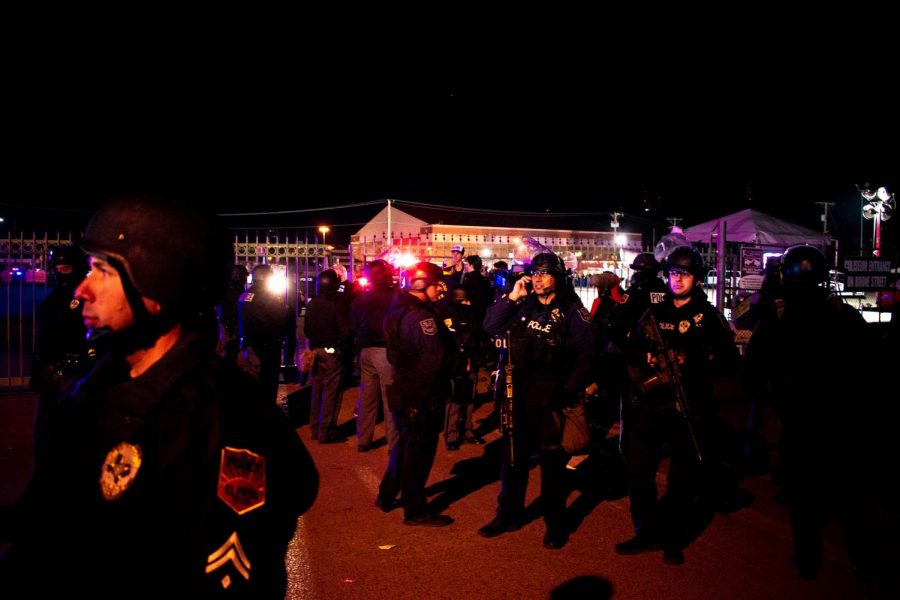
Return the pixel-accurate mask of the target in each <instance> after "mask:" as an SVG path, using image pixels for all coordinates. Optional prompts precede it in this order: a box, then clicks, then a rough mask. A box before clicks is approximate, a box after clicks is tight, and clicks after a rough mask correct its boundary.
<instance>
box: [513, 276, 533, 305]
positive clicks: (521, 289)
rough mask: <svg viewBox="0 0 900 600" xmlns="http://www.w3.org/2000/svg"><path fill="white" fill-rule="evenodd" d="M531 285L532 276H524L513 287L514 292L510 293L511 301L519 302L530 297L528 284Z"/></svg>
mask: <svg viewBox="0 0 900 600" xmlns="http://www.w3.org/2000/svg"><path fill="white" fill-rule="evenodd" d="M530 283H531V275H523V276H522V277H520V278H519V279H518V280H517V281H516V283H515V284H514V285H513V289H512V291H511V292H510V293H509V299H510V300H512V301H513V302H516V301H518V300H519V299H520V298H524V297H525V296H527V295H528V284H530Z"/></svg>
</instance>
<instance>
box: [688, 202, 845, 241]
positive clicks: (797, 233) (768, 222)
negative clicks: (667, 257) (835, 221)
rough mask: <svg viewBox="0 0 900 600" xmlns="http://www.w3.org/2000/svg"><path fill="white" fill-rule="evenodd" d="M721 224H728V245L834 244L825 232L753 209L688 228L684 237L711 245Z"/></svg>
mask: <svg viewBox="0 0 900 600" xmlns="http://www.w3.org/2000/svg"><path fill="white" fill-rule="evenodd" d="M720 221H725V223H726V225H725V237H726V240H725V241H727V242H742V243H745V244H759V245H763V246H780V247H787V246H792V245H794V244H811V245H815V246H821V245H822V243H823V241H824V242H825V243H829V242H830V241H831V238H830V237H828V236H824V235H823V234H822V233H821V232H817V231H814V230H812V229H807V228H806V227H801V226H800V225H795V224H794V223H791V222H789V221H784V220H782V219H779V218H777V217H773V216H772V215H767V214H765V213H761V212H759V211H758V210H753V209H751V208H748V209H745V210H742V211H739V212H736V213H734V214H731V215H726V216H724V217H719V218H718V219H713V220H712V221H707V222H706V223H700V224H699V225H694V226H693V227H685V229H684V235H685V236H687V238H688V239H689V240H690V241H692V242H706V243H709V242H710V240H711V239H712V236H713V234H718V231H719V222H720Z"/></svg>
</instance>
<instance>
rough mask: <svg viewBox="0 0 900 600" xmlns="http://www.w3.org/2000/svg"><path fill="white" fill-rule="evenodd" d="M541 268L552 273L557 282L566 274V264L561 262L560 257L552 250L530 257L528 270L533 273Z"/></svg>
mask: <svg viewBox="0 0 900 600" xmlns="http://www.w3.org/2000/svg"><path fill="white" fill-rule="evenodd" d="M541 270H543V271H548V272H549V273H550V274H552V275H553V277H554V279H556V282H557V283H560V280H561V279H562V278H563V277H565V275H566V266H565V265H564V264H563V261H562V259H561V258H560V257H559V256H557V255H556V254H554V253H553V252H541V253H540V254H536V255H535V256H534V258H532V259H531V266H530V267H529V269H528V272H529V273H534V272H535V271H541Z"/></svg>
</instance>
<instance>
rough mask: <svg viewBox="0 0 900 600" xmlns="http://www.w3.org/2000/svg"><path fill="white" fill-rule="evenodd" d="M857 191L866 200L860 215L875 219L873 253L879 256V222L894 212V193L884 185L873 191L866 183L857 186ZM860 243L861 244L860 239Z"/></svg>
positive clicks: (885, 219)
mask: <svg viewBox="0 0 900 600" xmlns="http://www.w3.org/2000/svg"><path fill="white" fill-rule="evenodd" d="M859 193H860V194H861V195H862V197H863V199H864V200H865V201H866V204H864V205H863V207H862V216H863V217H865V218H866V219H874V221H875V227H874V228H873V230H872V248H873V249H874V251H873V254H874V255H875V256H881V222H882V221H887V220H888V219H890V218H891V215H892V214H893V212H894V194H893V193H891V192H889V191H888V190H887V188H885V187H880V188H878V189H877V190H876V191H874V192H873V191H872V188H871V187H869V184H867V183H866V184H863V185H862V186H859ZM860 245H862V241H861V240H860Z"/></svg>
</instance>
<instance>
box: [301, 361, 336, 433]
mask: <svg viewBox="0 0 900 600" xmlns="http://www.w3.org/2000/svg"><path fill="white" fill-rule="evenodd" d="M342 366H343V363H342V357H341V353H340V352H334V353H332V354H329V353H328V352H325V350H324V349H322V348H316V364H315V367H313V378H312V401H311V403H310V407H309V429H310V431H311V432H312V436H313V439H318V440H319V441H320V442H322V441H325V440H328V439H331V438H333V437H334V436H335V434H336V429H337V420H338V415H339V414H340V412H341V394H340V391H341V390H340V387H341V373H342V371H343V368H342Z"/></svg>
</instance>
